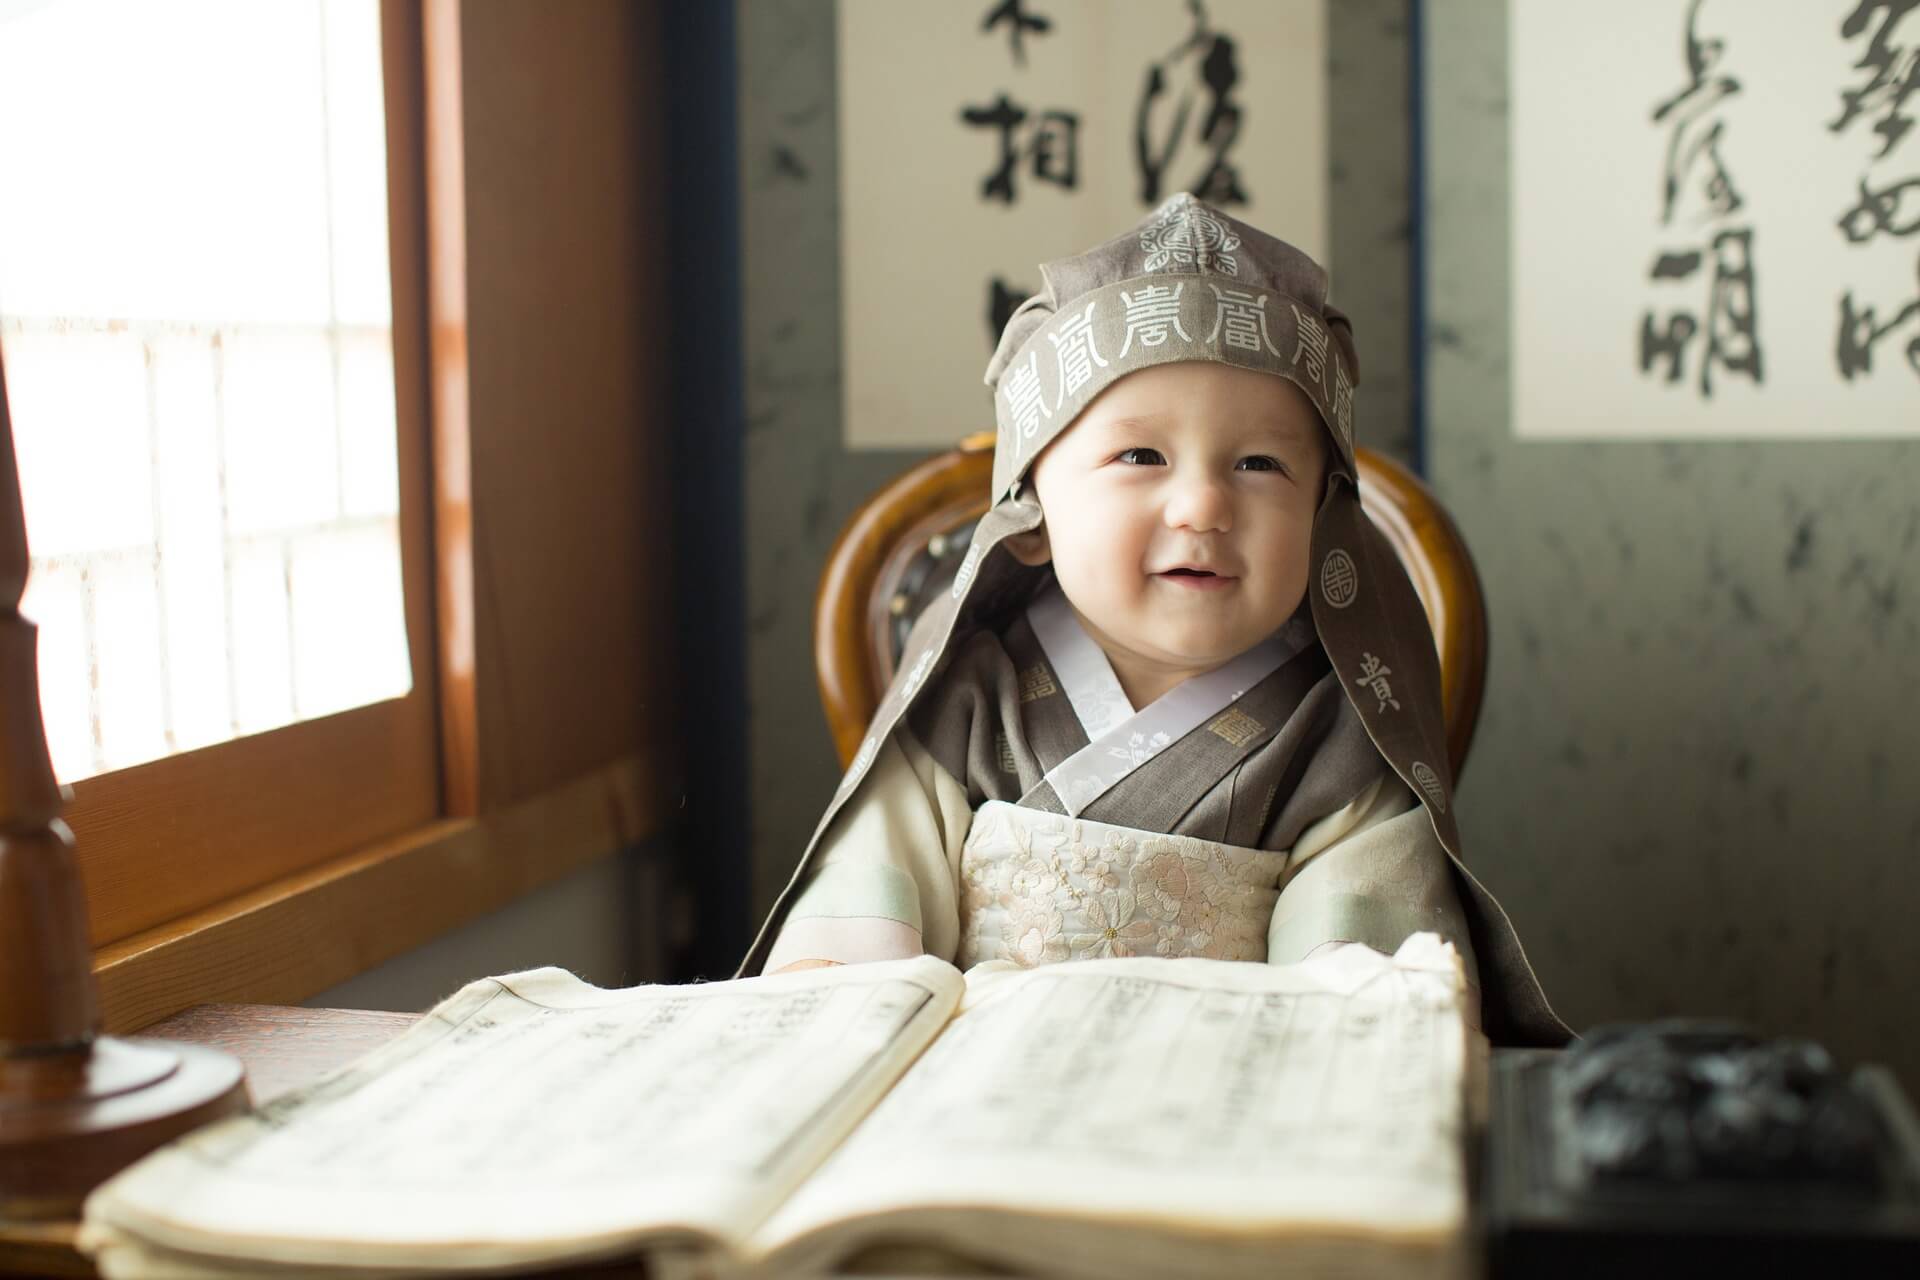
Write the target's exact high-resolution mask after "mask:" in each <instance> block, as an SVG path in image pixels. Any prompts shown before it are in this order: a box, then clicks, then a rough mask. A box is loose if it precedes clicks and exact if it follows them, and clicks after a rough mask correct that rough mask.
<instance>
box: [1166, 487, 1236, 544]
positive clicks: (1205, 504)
mask: <svg viewBox="0 0 1920 1280" xmlns="http://www.w3.org/2000/svg"><path fill="white" fill-rule="evenodd" d="M1166 521H1167V527H1168V528H1170V529H1190V530H1192V531H1193V532H1195V533H1225V532H1226V531H1227V530H1228V529H1231V528H1232V527H1233V501H1232V498H1231V495H1229V494H1228V492H1227V486H1226V485H1224V484H1222V483H1221V482H1220V481H1219V480H1217V479H1215V478H1214V477H1212V476H1193V477H1188V478H1184V479H1176V480H1175V481H1174V483H1173V491H1172V492H1171V493H1170V494H1169V495H1168V497H1167V505H1166Z"/></svg>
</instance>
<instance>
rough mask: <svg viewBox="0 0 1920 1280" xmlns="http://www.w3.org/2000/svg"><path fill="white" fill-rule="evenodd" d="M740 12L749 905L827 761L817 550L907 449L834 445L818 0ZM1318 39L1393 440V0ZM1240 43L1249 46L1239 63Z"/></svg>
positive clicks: (1397, 287) (828, 177)
mask: <svg viewBox="0 0 1920 1280" xmlns="http://www.w3.org/2000/svg"><path fill="white" fill-rule="evenodd" d="M735 17H736V20H737V22H738V40H739V74H740V168H741V173H740V181H741V193H742V227H741V238H742V241H743V254H744V293H745V300H744V315H745V319H744V329H745V332H744V335H743V337H744V345H745V353H746V357H745V358H746V383H747V387H746V396H747V452H746V463H745V466H746V502H747V516H746V526H747V615H748V626H749V628H750V632H751V634H750V637H749V642H748V655H747V666H748V689H749V697H750V704H749V709H748V715H749V728H748V735H749V753H750V756H751V777H750V783H751V794H752V825H753V834H752V848H753V866H754V872H755V874H754V904H753V909H754V912H755V914H756V916H757V915H758V914H759V913H761V912H763V911H764V910H765V909H766V908H767V906H768V905H769V904H770V903H771V901H772V898H773V895H774V894H775V893H776V892H778V890H779V888H780V886H781V885H782V884H783V883H785V878H786V875H787V874H788V872H789V870H790V869H791V867H792V865H793V861H794V859H795V858H796V857H798V855H799V852H800V849H801V847H802V846H803V845H804V843H805V841H806V837H807V835H808V833H809V832H811V831H812V829H813V824H814V822H815V820H816V819H817V818H818V817H819V813H820V810H821V809H822V807H824V806H825V804H826V802H827V799H828V798H829V797H830V796H831V795H832V793H833V787H834V784H835V782H836V781H837V779H838V777H839V772H840V770H839V766H838V763H837V762H836V761H835V759H834V756H833V748H832V744H831V743H830V742H829V741H828V738H827V731H826V724H825V721H824V720H823V719H822V717H821V714H820V703H819V696H818V694H817V693H816V692H815V688H814V680H813V637H812V614H813V593H814V587H815V585H816V583H817V581H818V578H819V574H820V566H821V564H822V563H823V562H824V561H825V559H826V555H827V552H828V550H829V549H830V548H831V547H832V545H833V538H834V535H835V534H836V533H837V532H838V531H839V529H840V526H841V524H842V523H843V522H844V521H845V520H846V518H847V516H848V515H849V514H851V513H852V511H853V509H854V508H855V507H856V506H857V505H858V504H859V503H860V502H861V500H862V499H864V498H865V497H866V496H867V495H868V494H869V493H871V492H872V491H873V490H875V489H877V488H878V487H879V486H880V485H882V484H884V483H885V482H886V481H887V480H888V479H890V478H892V477H893V476H894V475H896V474H898V473H899V472H900V471H902V470H904V469H905V468H906V467H907V466H909V465H911V464H912V463H913V462H914V461H916V460H917V459H918V458H919V457H920V456H921V455H920V454H917V453H905V452H870V451H861V452H849V451H847V450H845V449H843V448H842V447H841V444H840V438H841V427H840V377H839V367H840V340H839V239H838V233H839V224H838V190H839V173H838V156H837V142H836V127H837V126H836V117H835V107H834V98H835V89H834V85H835V80H834V8H833V3H832V0H736V5H735ZM1329 42H1330V45H1331V49H1330V59H1329V93H1330V95H1331V99H1332V100H1331V103H1330V107H1331V112H1330V120H1331V127H1332V129H1333V131H1334V135H1335V147H1334V157H1335V158H1334V162H1333V167H1332V173H1331V174H1330V192H1331V195H1330V199H1331V201H1332V208H1331V214H1332V219H1331V221H1332V230H1333V239H1332V249H1331V253H1332V256H1333V259H1334V296H1335V299H1336V300H1337V301H1338V302H1339V303H1340V305H1342V306H1343V307H1345V308H1347V310H1348V311H1349V312H1350V313H1351V314H1352V315H1353V317H1354V322H1355V326H1356V331H1357V333H1358V334H1359V335H1360V351H1361V379H1362V380H1361V390H1360V400H1359V405H1360V407H1361V413H1362V415H1363V417H1362V425H1361V432H1362V439H1363V441H1365V442H1367V443H1371V444H1373V445H1374V446H1375V447H1378V448H1384V449H1386V450H1387V451H1389V452H1393V453H1395V454H1397V455H1398V456H1402V457H1404V456H1406V451H1407V450H1408V448H1409V445H1410V440H1411V419H1410V409H1409V378H1408V371H1407V351H1408V320H1407V290H1408V260H1407V228H1408V221H1409V219H1408V209H1407V175H1408V170H1407V144H1408V126H1407V110H1406V97H1405V91H1406V72H1407V57H1408V53H1407V40H1406V3H1405V0H1341V2H1340V3H1336V4H1332V5H1330V22H1329ZM1255 57H1256V51H1253V50H1249V51H1248V53H1247V58H1248V63H1249V66H1250V68H1251V67H1252V65H1253V63H1254V59H1255ZM1250 74H1257V70H1250ZM1116 230H1117V229H1116ZM1270 230H1273V231H1274V232H1275V233H1276V234H1278V235H1281V236H1283V237H1284V236H1285V234H1286V229H1285V228H1284V227H1276V228H1270ZM967 390H968V389H967V388H956V389H955V393H956V394H964V393H965V392H966V391H967Z"/></svg>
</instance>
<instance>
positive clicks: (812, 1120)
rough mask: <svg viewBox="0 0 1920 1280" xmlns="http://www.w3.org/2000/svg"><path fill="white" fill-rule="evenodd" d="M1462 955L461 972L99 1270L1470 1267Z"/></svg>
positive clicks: (147, 1194) (1042, 1271) (239, 1122)
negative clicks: (459, 980)
mask: <svg viewBox="0 0 1920 1280" xmlns="http://www.w3.org/2000/svg"><path fill="white" fill-rule="evenodd" d="M1461 994H1462V988H1461V982H1460V975H1459V965H1458V962H1457V960H1456V959H1455V957H1454V955H1453V952H1452V949H1451V948H1450V947H1448V946H1446V944H1444V943H1441V942H1440V941H1439V940H1438V939H1436V938H1434V937H1432V936H1431V935H1424V934H1423V935H1416V936H1415V937H1413V938H1411V939H1409V940H1408V942H1407V943H1406V944H1405V945H1404V946H1403V947H1402V948H1401V949H1400V951H1399V953H1398V954H1397V955H1395V956H1393V957H1391V958H1389V957H1384V956H1380V955H1377V954H1375V953H1373V952H1369V951H1367V950H1365V949H1364V948H1360V947H1349V948H1344V949H1341V950H1338V951H1336V952H1334V953H1332V954H1330V955H1327V956H1323V957H1320V958H1317V959H1315V960H1312V961H1308V962H1306V963H1304V964H1299V965H1293V966H1286V967H1269V966H1266V965H1259V964H1242V963H1231V962H1225V961H1214V960H1196V959H1182V960H1158V959H1126V960H1096V961H1081V962H1074V963H1071V964H1058V965H1051V966H1046V967H1043V968H1040V969H1035V970H1020V969H1013V968H999V967H996V966H991V965H983V966H980V967H979V968H977V969H975V970H973V971H971V972H970V973H968V974H967V975H965V976H964V977H963V976H962V975H961V974H960V973H959V972H958V971H957V970H955V969H954V968H952V966H950V965H947V964H945V963H943V962H941V961H939V960H935V959H933V958H931V957H925V956H923V957H920V958H918V959H914V960H903V961H893V962H888V963H884V964H868V965H854V966H848V967H844V968H835V969H821V970H811V971H807V972H802V973H793V974H784V975H780V976H776V977H763V978H750V979H745V980H740V981H733V982H717V983H710V984H704V985H694V986H680V987H639V988H633V989H629V990H619V991H605V990H601V989H599V988H595V987H592V986H588V985H587V984H585V983H582V982H580V981H579V980H577V979H575V978H573V977H571V976H570V975H568V974H566V973H564V972H561V971H559V970H551V969H548V970H538V971H535V972H532V973H523V974H514V975H509V976H506V977H501V978H489V979H484V980H482V981H479V982H476V983H473V984H471V985H470V986H468V987H466V988H465V989H464V990H462V991H461V992H459V993H458V994H457V995H455V996H453V997H452V998H450V999H449V1000H447V1001H445V1002H444V1003H442V1004H441V1005H440V1006H438V1007H437V1008H436V1009H434V1011H433V1012H432V1013H431V1014H430V1015H428V1017H427V1018H425V1019H424V1020H422V1021H421V1022H420V1023H419V1024H418V1025H416V1026H415V1027H414V1028H413V1029H411V1030H410V1031H408V1032H407V1033H406V1034H405V1035H403V1036H401V1037H400V1038H399V1039H397V1040H396V1041H394V1042H393V1043H392V1044H390V1045H387V1046H385V1047H384V1048H382V1049H380V1050H378V1051H377V1052H375V1053H373V1054H372V1055H370V1056H368V1057H366V1058H364V1059H362V1060H361V1061H360V1062H358V1063H356V1064H354V1065H352V1066H349V1067H347V1068H345V1069H343V1070H342V1071H340V1072H338V1073H336V1074H334V1075H333V1076H331V1077H329V1078H327V1079H325V1080H323V1081H321V1082H319V1083H318V1084H315V1085H314V1086H312V1087H310V1088H307V1089H305V1090H301V1091H299V1092H297V1093H294V1094H291V1095H288V1096H287V1097H285V1098H282V1099H280V1100H278V1101H276V1102H275V1103H273V1104H272V1105H270V1106H268V1107H266V1108H264V1109H262V1110H259V1111H256V1112H254V1113H253V1114H251V1115H247V1116H242V1117H237V1118H235V1119H233V1120H230V1121H226V1122H223V1123H221V1124H218V1125H215V1126H212V1127H210V1128H208V1129H205V1130H202V1131H201V1132H199V1133H198V1134H196V1135H194V1136H192V1137H190V1138H188V1139H185V1140H183V1141H181V1142H178V1143H175V1144H174V1145H172V1146H170V1147H168V1148H165V1149H163V1150H161V1151H159V1152H156V1153H155V1154H154V1155H152V1156H149V1157H148V1158H147V1159H145V1160H143V1161H141V1162H140V1163H139V1164H136V1165H135V1166H133V1167H132V1168H130V1169H128V1170H127V1171H126V1172H124V1173H122V1174H120V1175H119V1176H118V1177H116V1178H114V1179H113V1180H111V1181H109V1182H108V1183H106V1184H105V1185H103V1186H102V1187H101V1188H100V1189H99V1190H98V1191H97V1192H95V1194H94V1195H93V1196H92V1198H90V1199H89V1201H88V1202H87V1206H86V1214H85V1223H84V1226H83V1229H82V1238H81V1240H82V1246H83V1247H84V1248H86V1249H88V1250H90V1251H92V1252H93V1253H94V1254H95V1257H96V1261H97V1262H98V1264H99V1266H100V1268H101V1270H102V1271H103V1273H104V1274H106V1275H107V1276H109V1277H149V1276H162V1275H165V1276H185V1277H191V1276H233V1275H241V1274H248V1275H258V1274H271V1273H273V1272H275V1271H280V1272H283V1273H286V1274H294V1273H298V1274H302V1275H328V1274H340V1275H356V1276H365V1275H386V1274H406V1273H413V1272H457V1271H506V1270H516V1269H524V1268H530V1267H538V1266H542V1265H548V1264H553V1263H557V1262H561V1261H576V1260H584V1259H589V1258H597V1257H605V1256H613V1255H623V1254H639V1253H645V1254H646V1255H647V1256H648V1257H649V1260H650V1261H651V1262H652V1263H654V1265H655V1268H656V1271H657V1273H659V1274H663V1275H677V1276H711V1277H715V1278H716V1280H722V1278H724V1277H730V1276H736V1275H738V1276H756V1275H766V1276H771V1275H776V1274H778V1275H790V1274H807V1273H813V1272H829V1271H831V1270H833V1269H835V1268H836V1267H839V1266H842V1265H843V1264H845V1263H846V1262H847V1261H848V1260H849V1259H857V1258H862V1257H865V1258H867V1259H869V1260H871V1259H873V1258H882V1259H884V1258H887V1257H890V1256H893V1257H919V1258H927V1257H936V1258H941V1259H945V1260H947V1262H948V1263H949V1264H950V1265H951V1266H953V1267H955V1268H963V1267H964V1266H965V1265H967V1264H970V1263H984V1264H988V1265H991V1266H996V1267H1001V1268H1012V1269H1015V1270H1017V1271H1022V1272H1027V1273H1031V1274H1035V1275H1059V1276H1087V1277H1093V1276H1113V1275H1128V1274H1135V1275H1148V1274H1155V1275H1158V1274H1168V1273H1173V1272H1178V1273H1186V1274H1197V1273H1202V1272H1204V1273H1206V1274H1209V1275H1226V1276H1234V1275H1242V1274H1244V1275H1248V1276H1252V1275H1256V1274H1258V1275H1268V1274H1271V1273H1272V1272H1273V1270H1274V1268H1275V1266H1276V1265H1278V1264H1279V1263H1281V1262H1282V1261H1284V1263H1285V1265H1287V1266H1288V1267H1290V1268H1294V1269H1296V1270H1297V1271H1298V1272H1299V1273H1301V1274H1328V1275H1335V1274H1349V1273H1353V1272H1355V1271H1361V1272H1364V1273H1366V1274H1406V1275H1433V1274H1453V1273H1456V1272H1457V1271H1458V1270H1460V1269H1461V1267H1462V1264H1463V1258H1462V1251H1463V1248H1464V1239H1465V1217H1466V1192H1465V1182H1464V1177H1465V1175H1464V1167H1463V1157H1462V1124H1463V1114H1462V1099H1463V1086H1464V1082H1465V1079H1466V1071H1467V1058H1468V1045H1469V1039H1468V1032H1467V1030H1466V1026H1465V1023H1464V1021H1463V1019H1462V1016H1461V1009H1460V1001H1461Z"/></svg>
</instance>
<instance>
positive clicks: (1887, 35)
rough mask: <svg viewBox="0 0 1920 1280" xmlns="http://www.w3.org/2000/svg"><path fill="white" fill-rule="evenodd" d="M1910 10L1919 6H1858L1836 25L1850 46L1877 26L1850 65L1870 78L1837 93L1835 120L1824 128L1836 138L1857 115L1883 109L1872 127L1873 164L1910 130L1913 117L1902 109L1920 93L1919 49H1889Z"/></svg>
mask: <svg viewBox="0 0 1920 1280" xmlns="http://www.w3.org/2000/svg"><path fill="white" fill-rule="evenodd" d="M1916 8H1920V0H1860V3H1859V4H1858V5H1856V6H1854V10H1853V12H1852V13H1850V14H1848V15H1847V17H1846V20H1845V21H1844V22H1842V23H1841V24H1840V34H1841V35H1842V36H1845V37H1846V38H1847V39H1849V40H1854V39H1858V38H1859V37H1860V35H1861V34H1862V33H1863V32H1865V31H1866V29H1867V24H1868V23H1869V22H1871V21H1873V19H1874V18H1876V17H1878V18H1879V20H1880V25H1879V26H1878V27H1876V28H1875V29H1874V32H1873V35H1872V36H1871V37H1870V38H1869V40H1868V42H1867V51H1866V53H1864V54H1863V55H1861V58H1860V61H1858V62H1856V63H1854V64H1853V65H1854V68H1855V69H1856V70H1860V71H1871V72H1872V73H1873V74H1872V75H1871V76H1869V77H1868V79H1867V82H1866V83H1865V84H1864V85H1861V86H1859V87H1858V88H1854V89H1846V90H1842V91H1841V94H1840V118H1839V119H1838V120H1835V121H1834V122H1833V123H1831V124H1829V125H1828V126H1827V128H1828V129H1829V130H1831V131H1832V132H1834V133H1839V132H1841V131H1843V130H1844V129H1846V127H1847V126H1848V125H1850V124H1852V123H1853V122H1854V121H1855V120H1856V119H1858V118H1859V117H1861V116H1862V115H1865V114H1867V113H1868V112H1871V111H1878V110H1880V109H1881V108H1882V107H1884V108H1885V109H1886V114H1885V115H1883V116H1881V117H1880V119H1879V120H1877V121H1875V122H1874V126H1873V131H1874V132H1875V133H1877V134H1879V135H1880V150H1879V151H1878V152H1877V153H1876V154H1875V155H1874V157H1873V158H1874V159H1876V160H1880V159H1884V158H1885V157H1886V156H1887V154H1888V153H1889V152H1891V151H1892V150H1893V149H1894V147H1895V146H1897V145H1898V144H1899V142H1900V139H1902V138H1904V137H1906V136H1907V131H1908V130H1909V129H1911V128H1913V116H1912V115H1911V114H1909V113H1908V112H1906V111H1904V110H1903V108H1904V107H1905V106H1906V103H1907V99H1908V98H1909V97H1911V96H1913V93H1914V91H1915V90H1916V89H1920V46H1914V45H1900V44H1895V43H1894V41H1893V36H1894V32H1895V28H1897V27H1898V26H1899V25H1900V24H1901V23H1902V22H1904V21H1905V20H1906V18H1907V16H1908V15H1909V14H1911V13H1912V12H1913V11H1914V9H1916Z"/></svg>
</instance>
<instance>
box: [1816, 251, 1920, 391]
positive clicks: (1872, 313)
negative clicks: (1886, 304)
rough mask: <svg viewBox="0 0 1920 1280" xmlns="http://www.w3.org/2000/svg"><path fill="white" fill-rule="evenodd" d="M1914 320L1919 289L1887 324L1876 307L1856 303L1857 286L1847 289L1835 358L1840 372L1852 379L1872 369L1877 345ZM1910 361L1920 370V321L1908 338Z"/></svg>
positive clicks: (1919, 315)
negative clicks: (1911, 335) (1854, 298)
mask: <svg viewBox="0 0 1920 1280" xmlns="http://www.w3.org/2000/svg"><path fill="white" fill-rule="evenodd" d="M1916 275H1920V272H1917V273H1916ZM1912 320H1920V291H1916V292H1915V294H1914V297H1913V299H1912V300H1911V301H1910V302H1908V303H1906V304H1905V305H1904V306H1902V307H1901V308H1900V310H1898V311H1896V312H1895V313H1894V314H1893V317H1892V318H1891V319H1889V320H1887V321H1886V322H1885V323H1884V324H1883V323H1881V321H1880V316H1879V312H1878V310H1877V309H1876V308H1875V307H1873V306H1871V305H1868V306H1864V307H1857V306H1855V304H1854V301H1853V290H1851V289H1849V290H1847V292H1846V293H1845V294H1844V295H1842V296H1841V299H1840V332H1839V337H1838V340H1837V342H1836V343H1835V346H1834V359H1835V362H1836V363H1838V365H1839V366H1840V376H1841V377H1843V378H1845V379H1846V380H1847V381H1848V382H1851V381H1853V380H1854V379H1855V378H1858V377H1862V376H1864V375H1866V374H1869V373H1872V372H1873V349H1874V348H1875V347H1877V346H1879V345H1880V343H1881V342H1882V341H1883V340H1884V339H1886V338H1888V337H1890V336H1891V335H1892V334H1893V331H1894V330H1896V329H1898V328H1900V327H1901V326H1902V325H1904V324H1906V323H1908V322H1909V321H1912ZM1907 363H1908V364H1909V365H1911V366H1912V367H1913V371H1914V372H1915V373H1916V374H1920V325H1916V326H1915V328H1914V336H1913V337H1912V338H1911V339H1909V340H1908V342H1907Z"/></svg>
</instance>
